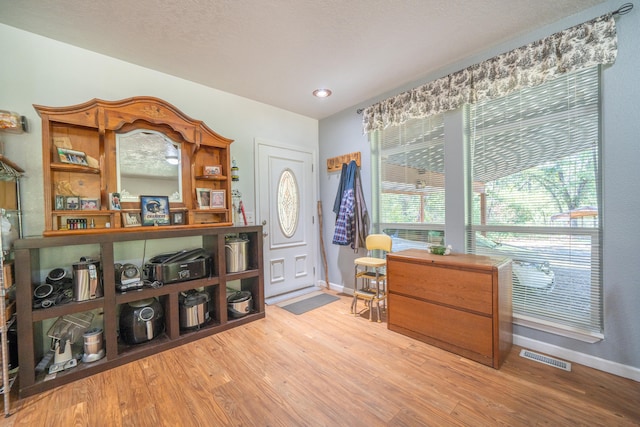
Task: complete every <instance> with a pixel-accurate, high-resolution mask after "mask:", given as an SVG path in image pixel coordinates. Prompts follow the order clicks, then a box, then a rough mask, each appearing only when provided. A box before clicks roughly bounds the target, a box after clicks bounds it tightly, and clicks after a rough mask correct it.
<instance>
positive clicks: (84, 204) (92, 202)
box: [80, 197, 100, 211]
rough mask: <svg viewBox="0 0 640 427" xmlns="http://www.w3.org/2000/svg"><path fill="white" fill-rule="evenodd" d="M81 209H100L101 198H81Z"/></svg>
mask: <svg viewBox="0 0 640 427" xmlns="http://www.w3.org/2000/svg"><path fill="white" fill-rule="evenodd" d="M80 209H81V210H83V211H97V210H99V209H100V200H98V199H89V198H87V197H83V198H81V199H80Z"/></svg>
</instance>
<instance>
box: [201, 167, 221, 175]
mask: <svg viewBox="0 0 640 427" xmlns="http://www.w3.org/2000/svg"><path fill="white" fill-rule="evenodd" d="M202 172H203V175H205V176H220V175H222V165H214V166H203V167H202Z"/></svg>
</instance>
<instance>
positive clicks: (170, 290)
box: [14, 226, 265, 396]
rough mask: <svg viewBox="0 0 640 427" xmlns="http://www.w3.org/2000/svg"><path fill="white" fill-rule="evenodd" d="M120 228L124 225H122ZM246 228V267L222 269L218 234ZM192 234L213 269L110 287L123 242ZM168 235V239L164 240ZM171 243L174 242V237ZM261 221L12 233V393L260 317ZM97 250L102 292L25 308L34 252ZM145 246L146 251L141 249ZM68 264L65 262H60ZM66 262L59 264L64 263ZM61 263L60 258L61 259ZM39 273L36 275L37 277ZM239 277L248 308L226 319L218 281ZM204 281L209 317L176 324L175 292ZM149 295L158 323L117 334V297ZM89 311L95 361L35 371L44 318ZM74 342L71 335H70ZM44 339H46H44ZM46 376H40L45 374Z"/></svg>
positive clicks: (223, 285) (36, 264)
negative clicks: (95, 322) (135, 338)
mask: <svg viewBox="0 0 640 427" xmlns="http://www.w3.org/2000/svg"><path fill="white" fill-rule="evenodd" d="M123 230H127V229H123ZM238 234H242V235H246V236H247V238H248V239H249V250H248V251H247V253H248V256H249V259H248V265H249V266H250V268H251V269H250V270H246V271H243V272H238V273H227V272H226V260H225V256H226V252H225V237H226V236H228V235H229V236H233V235H238ZM183 238H188V239H187V240H188V241H189V242H191V241H192V240H193V239H196V241H200V242H201V247H202V248H203V249H204V250H205V251H206V252H207V254H208V255H209V256H210V257H211V259H212V265H213V269H212V271H211V276H210V277H205V278H200V279H194V280H189V281H183V282H176V283H169V284H166V285H163V286H161V287H158V288H151V287H144V288H143V289H141V290H132V291H128V292H125V293H119V292H117V291H116V287H115V269H114V267H113V265H114V264H115V263H116V262H120V260H119V259H116V258H115V254H116V253H119V252H120V251H121V250H123V248H126V247H129V246H130V245H138V244H139V243H136V242H141V241H146V242H145V245H146V244H151V245H152V244H153V241H155V240H158V241H160V240H162V242H158V244H159V243H164V244H171V241H172V239H183ZM166 239H169V240H168V241H164V240H166ZM176 242H177V243H178V244H180V242H182V240H180V241H176ZM262 244H263V240H262V227H261V226H249V227H204V226H203V227H190V226H187V227H175V228H173V227H166V228H165V227H163V228H162V230H157V231H154V232H148V231H146V230H140V231H139V232H121V233H105V234H87V235H83V234H74V235H70V236H64V237H47V238H29V239H18V240H17V241H16V242H15V244H14V248H15V262H16V265H20V266H21V268H20V269H18V270H17V271H16V284H17V287H16V302H17V304H16V305H17V307H16V308H17V318H18V344H19V345H18V348H19V364H20V381H19V394H20V396H29V395H33V394H35V393H40V392H42V391H45V390H49V389H52V388H54V387H57V386H59V385H62V384H66V383H69V382H72V381H76V380H78V379H81V378H85V377H86V376H89V375H93V374H95V373H98V372H102V371H104V370H107V369H111V368H113V367H116V366H119V365H122V364H125V363H129V362H132V361H135V360H138V359H140V358H143V357H147V356H149V355H152V354H155V353H158V352H160V351H164V350H167V349H170V348H174V347H177V346H180V345H182V344H185V343H187V342H191V341H194V340H197V339H200V338H203V337H206V336H209V335H213V334H216V333H219V332H222V331H224V330H227V329H230V328H234V327H238V326H241V325H245V324H247V323H250V322H253V321H255V320H258V319H261V318H264V316H265V310H264V282H263V280H264V279H263V274H262V272H263V259H262ZM78 250H80V251H82V252H85V251H90V252H98V251H99V253H100V263H101V264H100V265H101V268H102V284H103V288H104V296H103V297H100V298H96V299H93V300H88V301H81V302H76V301H72V302H69V303H66V304H62V305H57V306H52V307H49V308H44V309H33V288H34V287H35V286H37V282H38V279H37V277H38V276H40V275H41V274H42V272H41V271H40V270H41V265H40V264H41V260H44V259H45V258H50V257H51V253H52V252H54V253H56V254H60V255H59V258H58V257H57V258H56V259H60V262H61V263H63V262H67V261H66V260H65V259H64V254H65V253H66V252H67V251H69V252H74V251H78ZM148 255H149V254H147V256H148ZM67 264H68V262H67ZM65 265H66V264H65ZM66 266H67V267H68V265H66ZM40 280H41V281H43V280H44V278H42V277H40ZM237 280H239V281H240V282H241V288H242V290H248V291H250V292H251V294H252V299H253V311H252V312H251V313H249V314H247V315H246V316H244V317H241V318H239V319H234V318H231V317H230V316H228V312H227V302H226V289H227V283H228V282H229V281H237ZM201 289H204V291H205V292H207V293H208V295H209V297H210V300H209V307H208V311H209V315H210V320H209V321H207V323H205V324H203V325H201V326H200V327H199V328H194V329H181V328H180V300H179V295H180V293H181V292H187V291H190V290H201ZM149 298H157V299H158V300H159V301H160V303H161V304H162V306H163V310H164V322H165V325H164V331H163V332H162V333H161V334H160V335H158V336H157V337H155V338H153V339H152V340H151V341H148V342H143V343H139V344H133V345H131V344H125V343H123V342H121V340H120V339H119V337H118V335H119V326H118V325H119V310H120V309H121V308H122V306H123V305H124V304H127V303H130V302H133V301H139V300H144V299H149ZM88 311H95V312H97V313H100V315H102V325H103V326H102V328H103V348H104V349H105V352H106V355H105V357H104V358H103V359H100V360H98V361H95V362H87V363H85V362H78V366H76V367H74V368H71V369H69V370H65V371H62V372H58V373H56V374H54V375H44V374H43V373H38V372H36V371H35V366H36V362H34V361H40V360H41V359H42V357H43V356H44V353H46V351H47V350H48V348H43V344H42V343H43V342H45V341H46V337H45V334H46V332H47V330H46V329H47V323H48V322H50V321H52V320H54V319H55V318H57V317H60V316H64V315H69V314H75V313H81V312H88ZM76 345H78V343H76ZM46 346H47V347H48V345H46ZM45 378H46V379H45Z"/></svg>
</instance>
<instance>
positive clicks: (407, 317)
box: [388, 294, 494, 365]
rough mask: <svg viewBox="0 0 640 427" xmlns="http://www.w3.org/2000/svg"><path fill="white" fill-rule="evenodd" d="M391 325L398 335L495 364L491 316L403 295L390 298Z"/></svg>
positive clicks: (389, 319) (389, 320)
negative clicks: (405, 333) (405, 335)
mask: <svg viewBox="0 0 640 427" xmlns="http://www.w3.org/2000/svg"><path fill="white" fill-rule="evenodd" d="M389 307H393V310H389V318H388V324H389V328H390V329H392V330H398V328H400V330H399V331H398V332H412V333H410V335H412V336H413V337H414V338H417V339H419V340H421V341H424V342H427V343H429V344H432V345H436V346H438V347H441V348H444V349H446V350H449V351H452V352H454V353H458V354H460V355H462V356H465V357H469V358H471V359H474V360H477V361H480V362H482V363H486V364H489V365H491V359H492V357H493V354H494V348H493V342H494V340H493V322H492V318H491V317H486V316H481V315H478V314H473V313H469V312H466V311H460V310H456V309H453V308H450V307H445V306H441V305H437V304H431V303H428V302H425V301H419V300H415V299H412V298H407V297H404V296H401V295H394V294H390V295H389Z"/></svg>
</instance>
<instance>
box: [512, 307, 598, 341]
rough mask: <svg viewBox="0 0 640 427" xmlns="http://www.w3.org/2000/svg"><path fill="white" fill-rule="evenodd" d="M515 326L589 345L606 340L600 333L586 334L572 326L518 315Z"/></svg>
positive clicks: (514, 320)
mask: <svg viewBox="0 0 640 427" xmlns="http://www.w3.org/2000/svg"><path fill="white" fill-rule="evenodd" d="M513 324H514V325H519V326H524V327H527V328H531V329H536V330H538V331H543V332H548V333H550V334H555V335H560V336H562V337H567V338H572V339H575V340H579V341H583V342H587V343H589V344H595V343H597V342H599V341H602V340H603V339H604V335H603V334H600V333H595V332H585V331H581V330H578V329H575V328H572V327H570V326H565V325H559V324H557V323H552V322H547V321H544V320H540V319H536V318H533V317H528V316H523V315H517V314H514V315H513Z"/></svg>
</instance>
